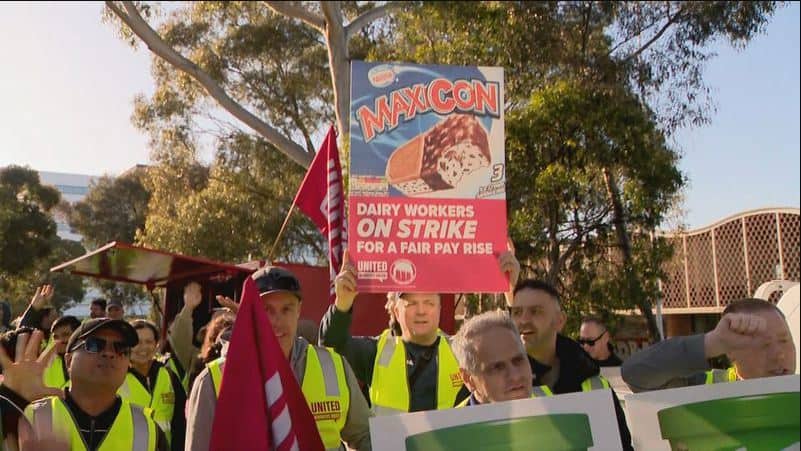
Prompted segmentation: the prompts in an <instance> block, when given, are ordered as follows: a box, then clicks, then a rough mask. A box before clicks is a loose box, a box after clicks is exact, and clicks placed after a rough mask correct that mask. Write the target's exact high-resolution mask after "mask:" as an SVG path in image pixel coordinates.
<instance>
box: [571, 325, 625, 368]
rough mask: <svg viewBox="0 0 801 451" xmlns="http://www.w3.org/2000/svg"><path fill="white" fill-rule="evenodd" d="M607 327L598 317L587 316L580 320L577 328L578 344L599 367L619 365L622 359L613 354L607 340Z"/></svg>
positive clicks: (613, 351)
mask: <svg viewBox="0 0 801 451" xmlns="http://www.w3.org/2000/svg"><path fill="white" fill-rule="evenodd" d="M610 338H611V337H610V336H609V329H607V328H606V325H605V324H604V323H603V321H601V319H600V318H596V317H594V316H587V317H585V318H584V319H582V320H581V328H579V339H578V340H576V341H578V343H579V345H581V348H582V349H584V352H586V353H587V354H589V355H590V357H592V359H593V360H595V363H597V364H598V366H600V367H604V366H620V365H622V364H623V361H622V360H620V357H618V356H617V354H615V350H614V349H612V343H610V342H609V340H610Z"/></svg>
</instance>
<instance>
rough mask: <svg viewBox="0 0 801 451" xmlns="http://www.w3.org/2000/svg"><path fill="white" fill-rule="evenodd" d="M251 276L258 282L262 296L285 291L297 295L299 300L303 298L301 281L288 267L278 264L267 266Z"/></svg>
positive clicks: (257, 285)
mask: <svg viewBox="0 0 801 451" xmlns="http://www.w3.org/2000/svg"><path fill="white" fill-rule="evenodd" d="M250 277H251V278H252V279H253V281H254V282H256V287H258V289H259V295H260V296H261V295H265V294H268V293H275V292H278V291H285V292H287V293H291V294H293V295H295V296H296V297H297V298H298V300H302V298H301V296H300V282H299V281H298V279H297V277H295V275H294V274H292V273H291V272H290V271H289V270H287V269H284V268H281V267H278V266H266V267H264V268H261V269H260V270H258V271H256V272H254V273H253V275H252V276H250Z"/></svg>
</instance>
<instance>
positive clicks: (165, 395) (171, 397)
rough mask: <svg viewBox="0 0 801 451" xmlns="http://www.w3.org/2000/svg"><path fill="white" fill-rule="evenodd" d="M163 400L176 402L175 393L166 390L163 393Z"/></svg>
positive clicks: (170, 402)
mask: <svg viewBox="0 0 801 451" xmlns="http://www.w3.org/2000/svg"><path fill="white" fill-rule="evenodd" d="M161 402H163V403H164V404H175V393H173V392H166V393H162V394H161Z"/></svg>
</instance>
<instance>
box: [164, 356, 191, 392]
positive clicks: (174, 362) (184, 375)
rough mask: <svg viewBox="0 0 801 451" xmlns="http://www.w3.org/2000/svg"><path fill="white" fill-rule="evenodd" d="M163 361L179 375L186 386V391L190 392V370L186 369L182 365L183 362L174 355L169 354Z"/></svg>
mask: <svg viewBox="0 0 801 451" xmlns="http://www.w3.org/2000/svg"><path fill="white" fill-rule="evenodd" d="M163 363H164V365H165V366H166V367H167V369H169V370H170V371H172V372H173V373H174V374H175V375H176V376H178V379H179V380H180V381H181V386H182V387H184V391H185V392H186V393H189V371H185V370H184V369H183V368H182V367H181V363H180V362H179V361H178V359H177V358H176V357H174V356H169V357H168V358H166V359H164V362H163Z"/></svg>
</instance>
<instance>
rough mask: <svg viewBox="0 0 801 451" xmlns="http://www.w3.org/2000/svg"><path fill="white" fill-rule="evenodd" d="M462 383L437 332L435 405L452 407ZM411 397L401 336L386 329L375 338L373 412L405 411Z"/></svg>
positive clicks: (371, 388) (404, 349) (449, 349)
mask: <svg viewBox="0 0 801 451" xmlns="http://www.w3.org/2000/svg"><path fill="white" fill-rule="evenodd" d="M432 363H433V362H432ZM462 385H463V384H462V377H461V375H460V374H459V364H458V363H457V362H456V358H455V357H454V356H453V351H451V346H450V343H448V338H447V337H446V336H445V335H443V334H441V333H440V340H439V346H438V347H437V393H436V396H437V403H436V408H437V409H450V408H452V407H453V403H454V402H455V401H456V395H457V394H458V393H459V390H461V388H462ZM432 395H433V393H432ZM410 396H411V395H410V393H409V381H408V378H407V373H406V347H405V346H404V345H403V341H402V339H401V337H392V336H390V331H389V330H385V331H384V332H383V333H382V334H381V337H380V338H379V339H378V349H377V352H376V360H375V365H374V366H373V381H372V383H371V384H370V401H371V404H372V406H373V407H372V409H373V413H375V414H376V415H392V414H397V413H403V412H408V411H409V402H410Z"/></svg>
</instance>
